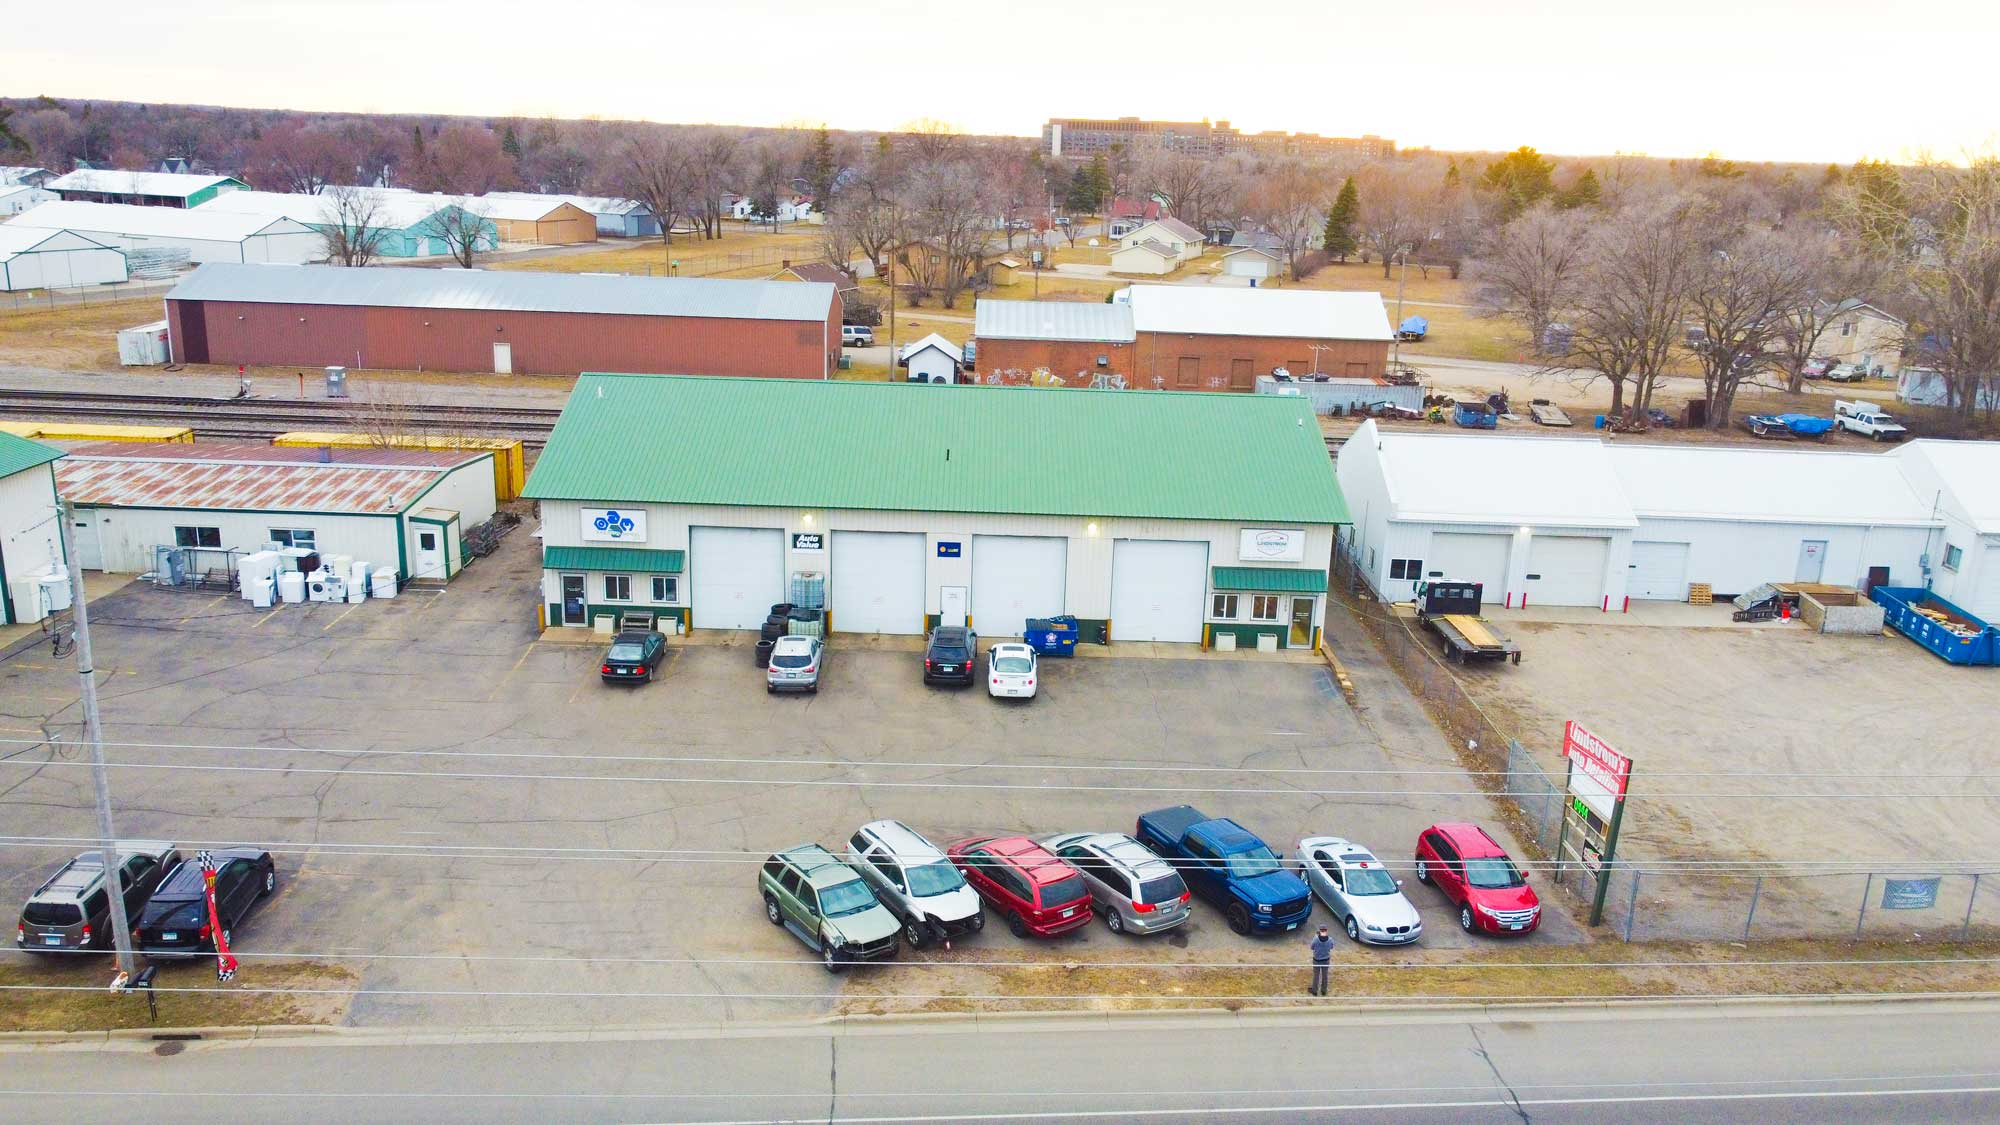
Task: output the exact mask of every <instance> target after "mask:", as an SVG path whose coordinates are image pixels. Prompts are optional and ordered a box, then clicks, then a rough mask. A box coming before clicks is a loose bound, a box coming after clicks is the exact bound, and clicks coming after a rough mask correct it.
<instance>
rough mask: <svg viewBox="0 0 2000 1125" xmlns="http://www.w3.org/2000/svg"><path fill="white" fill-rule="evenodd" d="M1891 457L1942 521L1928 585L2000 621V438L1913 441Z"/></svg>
mask: <svg viewBox="0 0 2000 1125" xmlns="http://www.w3.org/2000/svg"><path fill="white" fill-rule="evenodd" d="M1890 456H1892V457H1894V458H1895V459H1896V461H1897V463H1898V464H1900V465H1901V466H1902V469H1903V475H1904V476H1905V477H1906V478H1908V480H1909V482H1910V485H1911V487H1912V488H1914V489H1915V490H1916V493H1917V498H1918V499H1919V500H1921V501H1922V502H1923V504H1924V506H1925V508H1926V509H1927V510H1930V511H1933V512H1935V514H1936V515H1937V518H1938V520H1939V523H1940V531H1939V535H1938V538H1937V539H1936V540H1934V541H1933V542H1934V543H1935V546H1934V548H1933V549H1932V551H1931V556H1930V568H1929V570H1928V572H1927V575H1926V576H1927V577H1928V578H1929V579H1930V581H1929V583H1928V585H1929V586H1930V587H1931V589H1933V590H1935V591H1937V593H1938V594H1939V596H1941V597H1944V598H1946V599H1947V600H1949V601H1952V602H1955V603H1957V604H1958V605H1959V606H1960V607H1961V608H1963V609H1966V610H1970V611H1971V612H1972V614H1973V615H1974V616H1975V617H1981V618H1984V619H1985V620H1987V621H1994V620H2000V442H1992V441H1933V440H1924V441H1913V442H1909V443H1908V444H1906V445H1903V446H1900V447H1899V448H1897V449H1896V451H1895V452H1894V453H1892V454H1890ZM1912 584H1913V585H1923V584H1924V583H1912Z"/></svg>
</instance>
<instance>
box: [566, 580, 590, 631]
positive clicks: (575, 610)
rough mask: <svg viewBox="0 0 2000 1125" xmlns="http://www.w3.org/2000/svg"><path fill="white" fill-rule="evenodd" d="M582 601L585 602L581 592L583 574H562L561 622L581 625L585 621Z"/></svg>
mask: <svg viewBox="0 0 2000 1125" xmlns="http://www.w3.org/2000/svg"><path fill="white" fill-rule="evenodd" d="M584 602H585V596H584V592H583V575H581V574H565V575H563V576H562V621H563V624H565V625H582V624H584V623H585V613H584Z"/></svg>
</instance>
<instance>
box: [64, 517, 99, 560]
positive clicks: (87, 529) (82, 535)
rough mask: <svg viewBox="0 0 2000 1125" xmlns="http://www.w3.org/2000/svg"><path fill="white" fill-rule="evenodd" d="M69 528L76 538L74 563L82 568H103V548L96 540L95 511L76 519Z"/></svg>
mask: <svg viewBox="0 0 2000 1125" xmlns="http://www.w3.org/2000/svg"><path fill="white" fill-rule="evenodd" d="M71 530H72V531H73V533H74V535H75V538H76V565H78V566H79V567H82V568H83V569H84V570H103V569H104V548H103V546H101V545H100V544H99V543H98V541H97V515H96V513H95V512H92V513H91V514H89V515H87V516H85V517H83V518H82V519H80V520H76V521H75V526H74V527H73V528H72V529H71Z"/></svg>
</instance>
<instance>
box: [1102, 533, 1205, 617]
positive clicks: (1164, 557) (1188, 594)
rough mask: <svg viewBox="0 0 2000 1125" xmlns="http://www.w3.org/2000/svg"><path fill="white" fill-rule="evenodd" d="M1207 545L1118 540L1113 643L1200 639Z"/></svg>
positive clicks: (1113, 582)
mask: <svg viewBox="0 0 2000 1125" xmlns="http://www.w3.org/2000/svg"><path fill="white" fill-rule="evenodd" d="M1207 594H1208V543H1207V542H1206V541H1205V540H1192V539H1191V540H1174V539H1120V540H1118V541H1117V542H1116V543H1114V544H1112V546H1111V638H1112V639H1113V640H1115V641H1181V642H1185V643H1193V642H1195V641H1199V640H1201V611H1202V599H1203V598H1205V597H1206V596H1207Z"/></svg>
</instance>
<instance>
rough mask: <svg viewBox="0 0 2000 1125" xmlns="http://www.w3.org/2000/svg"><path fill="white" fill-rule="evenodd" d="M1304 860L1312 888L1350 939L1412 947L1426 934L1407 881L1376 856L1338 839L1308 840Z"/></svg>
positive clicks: (1300, 854) (1301, 852)
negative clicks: (1406, 888)
mask: <svg viewBox="0 0 2000 1125" xmlns="http://www.w3.org/2000/svg"><path fill="white" fill-rule="evenodd" d="M1298 860H1299V867H1300V870H1301V871H1302V872H1303V874H1304V875H1305V880H1306V886H1308V887H1310V888H1312V893H1313V894H1314V895H1315V896H1317V897H1318V898H1319V900H1320V901H1321V902H1323V903H1325V904H1326V908H1327V909H1328V910H1331V911H1333V916H1334V917H1335V918H1337V919H1339V920H1340V924H1341V927H1342V928H1343V929H1345V930H1346V931H1347V936H1348V938H1349V940H1352V941H1358V942H1366V943H1367V944H1369V945H1407V944H1409V943H1410V942H1413V941H1415V940H1417V939H1418V938H1419V937H1422V936H1423V932H1424V922H1423V918H1422V917H1421V916H1419V915H1418V914H1417V908H1416V907H1415V906H1413V905H1411V903H1410V900H1409V899H1407V898H1404V897H1403V889H1402V888H1403V881H1402V880H1401V879H1398V878H1396V877H1395V876H1393V875H1391V874H1389V872H1388V870H1387V869H1386V868H1385V867H1383V866H1382V861H1381V860H1379V859H1376V858H1375V855H1374V853H1372V852H1370V851H1369V850H1368V849H1367V848H1364V847H1362V846H1361V845H1359V844H1355V843H1350V842H1348V841H1347V840H1343V839H1341V838H1340V837H1338V836H1307V837H1306V838H1305V839H1303V840H1300V841H1299V851H1298Z"/></svg>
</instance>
